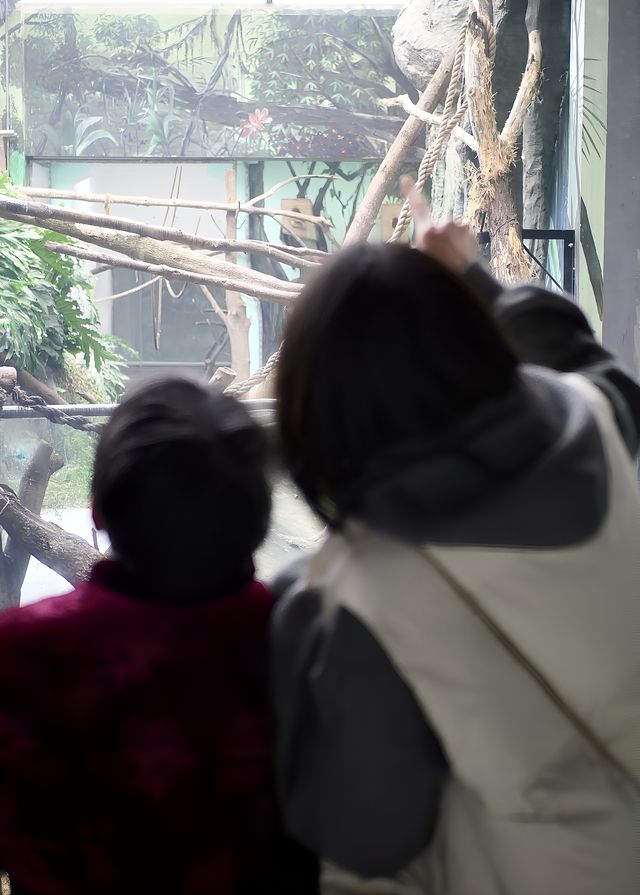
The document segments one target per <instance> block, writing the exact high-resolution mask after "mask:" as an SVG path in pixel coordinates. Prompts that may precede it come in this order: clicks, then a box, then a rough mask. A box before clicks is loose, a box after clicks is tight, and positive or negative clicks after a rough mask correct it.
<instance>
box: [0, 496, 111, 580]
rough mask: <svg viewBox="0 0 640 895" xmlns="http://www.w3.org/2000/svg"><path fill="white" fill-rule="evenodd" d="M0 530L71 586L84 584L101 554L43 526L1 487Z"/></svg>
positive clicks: (80, 540) (73, 537) (51, 525)
mask: <svg viewBox="0 0 640 895" xmlns="http://www.w3.org/2000/svg"><path fill="white" fill-rule="evenodd" d="M0 510H1V514H2V515H1V518H2V527H3V528H4V530H5V531H6V532H7V534H8V535H9V537H10V538H11V540H12V541H13V542H14V543H16V544H18V545H21V546H22V547H24V549H25V550H28V551H29V552H30V553H31V555H32V556H35V558H36V559H37V560H39V561H40V562H41V563H43V564H44V565H45V566H48V567H49V568H50V569H53V571H54V572H57V573H58V575H61V576H62V577H63V578H64V579H65V581H68V582H69V583H70V584H73V585H75V584H78V583H79V582H80V581H85V580H86V579H87V578H88V577H89V575H90V573H91V569H92V568H93V566H94V565H95V564H96V562H98V560H99V559H100V558H101V554H100V553H99V552H98V551H97V550H94V549H93V547H90V546H89V544H87V542H86V541H85V540H84V539H83V538H79V537H77V536H76V535H72V534H69V532H66V531H65V530H64V529H62V528H60V526H58V525H54V523H53V522H45V521H44V520H43V519H41V518H40V517H39V516H36V515H35V514H34V513H32V512H31V511H30V510H28V509H26V507H23V506H22V504H21V503H20V501H19V500H18V498H17V496H16V495H15V494H14V493H13V491H10V490H9V489H8V488H7V487H6V486H2V485H0Z"/></svg>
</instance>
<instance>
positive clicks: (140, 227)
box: [0, 196, 314, 267]
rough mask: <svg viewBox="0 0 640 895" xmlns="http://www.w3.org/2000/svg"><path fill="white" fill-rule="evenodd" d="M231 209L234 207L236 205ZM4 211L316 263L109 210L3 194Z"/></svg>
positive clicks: (255, 244)
mask: <svg viewBox="0 0 640 895" xmlns="http://www.w3.org/2000/svg"><path fill="white" fill-rule="evenodd" d="M230 210H231V211H234V209H233V208H231V209H230ZM3 211H7V212H10V213H11V214H19V215H29V216H31V217H37V218H38V219H39V220H40V221H44V222H45V223H47V222H49V221H50V220H51V221H54V220H55V221H69V222H71V223H77V224H86V225H88V226H90V227H103V228H106V229H107V230H119V231H121V232H123V233H134V234H135V235H137V236H146V237H149V238H150V239H157V240H160V241H169V242H177V243H180V245H187V246H191V247H192V248H197V249H207V250H208V251H210V252H227V251H229V249H230V247H231V246H233V250H234V251H238V252H243V253H245V252H246V253H256V254H270V255H272V254H273V253H276V255H277V256H278V257H279V260H280V261H283V262H284V263H286V264H290V265H292V266H294V267H312V266H313V265H314V262H313V261H310V260H307V259H305V258H298V257H295V256H293V255H290V254H289V253H287V251H286V249H280V248H277V247H274V246H265V245H264V243H259V242H255V241H254V240H229V239H211V238H209V237H207V236H198V234H196V233H187V232H185V231H184V230H181V229H179V228H177V227H158V226H155V225H152V224H144V223H141V222H140V221H132V220H130V219H129V218H119V217H112V216H111V215H108V214H87V213H85V212H82V211H76V210H75V209H71V208H60V207H59V206H57V205H47V204H46V203H45V202H29V201H28V200H19V199H10V198H8V197H5V196H0V216H1V215H2V213H3ZM227 213H229V212H227ZM307 217H308V216H307ZM41 226H42V224H41ZM52 229H53V226H52Z"/></svg>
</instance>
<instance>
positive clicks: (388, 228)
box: [380, 202, 411, 243]
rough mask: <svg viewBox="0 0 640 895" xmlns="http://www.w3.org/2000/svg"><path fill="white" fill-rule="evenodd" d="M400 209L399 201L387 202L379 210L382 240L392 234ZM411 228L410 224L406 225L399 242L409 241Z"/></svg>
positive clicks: (384, 240) (385, 239)
mask: <svg viewBox="0 0 640 895" xmlns="http://www.w3.org/2000/svg"><path fill="white" fill-rule="evenodd" d="M401 211H402V205H401V204H400V203H399V202H393V203H392V202H389V203H387V204H385V205H383V206H382V209H381V211H380V231H381V236H382V240H383V242H386V241H387V240H388V239H389V238H390V237H391V235H392V233H393V231H394V230H395V229H396V224H397V223H398V218H399V217H400V212H401ZM410 229H411V225H409V227H407V229H406V230H405V232H404V233H403V234H402V237H401V238H400V240H399V241H400V242H406V243H408V242H409V230H410Z"/></svg>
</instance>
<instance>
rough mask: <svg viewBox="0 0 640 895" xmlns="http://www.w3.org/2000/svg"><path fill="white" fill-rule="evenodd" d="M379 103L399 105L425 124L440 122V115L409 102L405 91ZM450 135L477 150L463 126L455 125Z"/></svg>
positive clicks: (475, 144)
mask: <svg viewBox="0 0 640 895" xmlns="http://www.w3.org/2000/svg"><path fill="white" fill-rule="evenodd" d="M380 105H384V106H399V107H400V108H402V109H404V111H405V112H406V113H407V114H408V115H413V116H414V118H417V119H418V121H423V122H424V123H425V124H442V115H434V114H433V112H425V111H424V110H423V109H420V108H419V107H418V106H416V105H415V103H412V102H411V100H410V99H409V97H408V96H407V94H406V93H404V94H403V95H402V96H394V97H393V98H392V99H384V100H380ZM451 135H452V136H453V137H456V138H457V139H458V140H460V141H461V142H463V143H466V144H467V146H468V147H469V149H471V150H473V152H477V151H478V144H477V142H476V140H475V139H474V137H473V136H472V135H471V134H468V133H467V132H466V131H465V130H464V129H463V128H461V127H455V128H454V129H453V130H452V131H451Z"/></svg>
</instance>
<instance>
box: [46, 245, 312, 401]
mask: <svg viewBox="0 0 640 895" xmlns="http://www.w3.org/2000/svg"><path fill="white" fill-rule="evenodd" d="M46 247H47V248H48V249H49V250H50V251H52V252H58V253H59V254H61V255H72V256H73V257H74V258H81V259H82V260H84V261H95V262H97V263H99V264H105V265H107V266H108V267H122V268H125V269H127V270H138V271H141V272H142V273H148V274H151V275H153V276H161V277H162V278H163V279H165V280H184V281H185V282H188V283H195V284H196V285H198V286H210V287H211V286H214V287H220V288H226V286H227V284H228V283H229V282H230V281H229V279H228V278H225V277H219V276H215V275H211V274H205V273H194V272H193V271H190V270H185V269H183V268H178V267H172V266H169V265H166V264H155V263H151V262H148V261H143V260H137V259H135V258H128V257H126V256H122V255H117V254H115V253H114V252H99V251H92V250H91V249H88V248H85V247H84V246H75V245H65V244H64V243H58V242H48V243H46ZM191 254H192V255H193V256H194V259H200V257H201V256H198V255H196V254H195V252H193V253H191ZM174 257H175V255H174ZM189 260H191V259H189ZM201 260H202V261H205V263H206V259H204V258H202V259H201ZM194 263H196V264H197V262H194ZM239 269H241V268H239ZM273 279H274V280H275V277H273ZM275 281H276V282H277V283H279V282H284V281H280V280H275ZM299 288H300V287H298V289H299ZM238 291H244V292H245V294H247V295H253V296H254V298H262V299H265V300H267V301H273V302H276V303H277V304H289V303H290V302H291V301H292V300H293V299H295V293H294V294H290V293H288V292H282V291H281V290H276V289H268V288H259V287H256V288H255V289H253V290H252V291H251V292H249V291H246V290H245V289H244V287H243V288H242V289H239V290H238ZM55 403H58V404H61V403H64V402H63V401H61V400H60V399H58V400H57V401H56V402H55Z"/></svg>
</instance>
